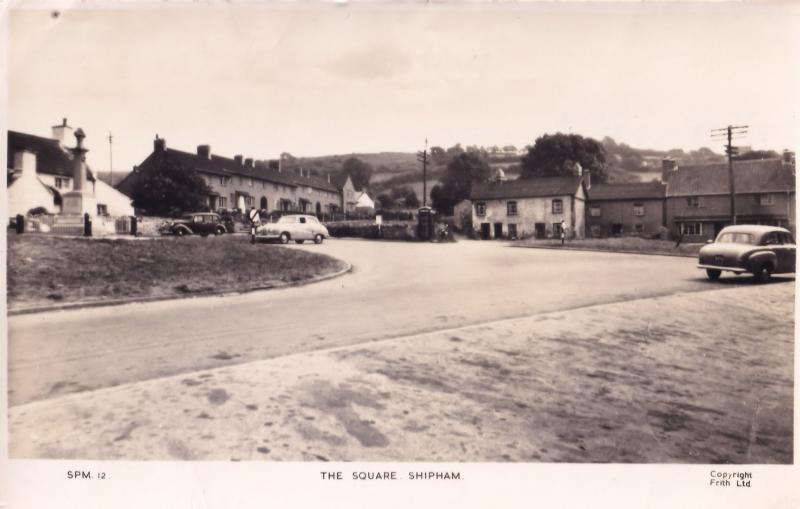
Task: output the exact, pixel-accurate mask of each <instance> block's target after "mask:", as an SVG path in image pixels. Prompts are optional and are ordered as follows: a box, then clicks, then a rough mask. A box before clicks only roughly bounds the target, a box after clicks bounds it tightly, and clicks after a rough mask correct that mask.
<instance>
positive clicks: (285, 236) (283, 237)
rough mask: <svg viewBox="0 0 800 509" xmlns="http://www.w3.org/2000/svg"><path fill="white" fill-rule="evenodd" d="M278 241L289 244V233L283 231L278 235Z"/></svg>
mask: <svg viewBox="0 0 800 509" xmlns="http://www.w3.org/2000/svg"><path fill="white" fill-rule="evenodd" d="M278 242H280V243H281V244H288V243H289V234H288V233H286V232H283V233H281V236H280V237H278Z"/></svg>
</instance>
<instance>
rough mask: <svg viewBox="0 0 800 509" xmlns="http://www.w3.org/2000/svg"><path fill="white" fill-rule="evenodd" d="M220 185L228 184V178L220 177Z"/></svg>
mask: <svg viewBox="0 0 800 509" xmlns="http://www.w3.org/2000/svg"><path fill="white" fill-rule="evenodd" d="M219 185H221V186H222V187H225V186H227V185H228V179H226V178H225V177H220V178H219Z"/></svg>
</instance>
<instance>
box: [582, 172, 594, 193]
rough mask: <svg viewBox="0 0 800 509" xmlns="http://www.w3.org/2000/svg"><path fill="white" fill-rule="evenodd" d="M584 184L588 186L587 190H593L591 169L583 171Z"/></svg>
mask: <svg viewBox="0 0 800 509" xmlns="http://www.w3.org/2000/svg"><path fill="white" fill-rule="evenodd" d="M583 183H584V184H585V185H586V190H587V191H588V190H589V189H591V188H592V171H591V170H589V169H584V170H583Z"/></svg>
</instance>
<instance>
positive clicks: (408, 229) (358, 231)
mask: <svg viewBox="0 0 800 509" xmlns="http://www.w3.org/2000/svg"><path fill="white" fill-rule="evenodd" d="M328 232H329V233H330V234H331V237H358V238H362V239H391V240H416V239H417V229H416V226H415V225H414V224H411V223H406V224H387V225H381V226H380V227H379V226H378V225H376V224H369V225H364V224H362V225H355V224H335V225H328Z"/></svg>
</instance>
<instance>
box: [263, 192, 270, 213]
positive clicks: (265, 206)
mask: <svg viewBox="0 0 800 509" xmlns="http://www.w3.org/2000/svg"><path fill="white" fill-rule="evenodd" d="M261 210H263V211H264V212H269V210H267V197H266V196H262V197H261Z"/></svg>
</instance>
